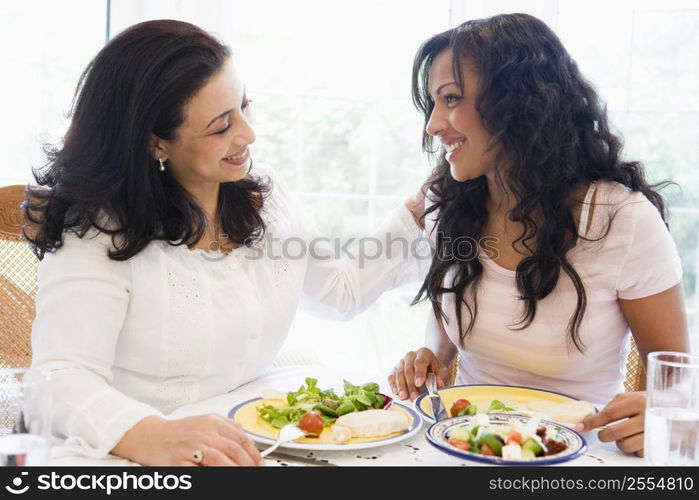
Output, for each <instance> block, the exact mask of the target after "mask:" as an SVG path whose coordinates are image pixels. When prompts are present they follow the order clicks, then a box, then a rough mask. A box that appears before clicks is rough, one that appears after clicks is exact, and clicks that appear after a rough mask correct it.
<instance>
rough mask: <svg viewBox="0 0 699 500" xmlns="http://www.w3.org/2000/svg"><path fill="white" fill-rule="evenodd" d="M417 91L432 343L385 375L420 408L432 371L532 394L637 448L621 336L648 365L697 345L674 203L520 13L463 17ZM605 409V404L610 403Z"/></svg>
mask: <svg viewBox="0 0 699 500" xmlns="http://www.w3.org/2000/svg"><path fill="white" fill-rule="evenodd" d="M413 98H414V102H415V105H416V106H417V108H418V109H419V110H420V111H422V112H423V113H424V116H425V124H426V127H425V135H424V139H423V147H424V149H425V151H428V152H430V153H434V152H435V151H434V148H433V142H434V139H435V138H436V139H438V140H439V141H440V142H441V145H442V148H440V149H439V152H438V155H439V156H438V162H437V166H436V168H435V170H434V172H433V174H432V176H431V178H430V180H429V181H428V183H427V187H428V191H427V202H426V210H425V214H424V218H425V226H426V229H427V230H428V231H429V232H430V234H431V237H432V238H433V239H434V244H435V246H436V252H435V254H434V256H433V260H432V265H431V267H430V270H429V272H428V274H427V277H426V279H425V281H424V283H423V285H422V288H421V289H420V291H419V293H418V296H417V297H416V300H419V299H422V298H427V299H429V300H430V301H431V303H432V306H433V309H434V315H431V318H430V324H429V325H428V329H427V334H426V342H425V347H423V348H421V349H418V350H417V351H414V352H410V353H408V354H407V355H406V356H405V357H404V358H403V359H402V360H401V361H400V362H399V363H398V364H397V365H396V367H395V368H394V369H393V371H392V372H391V374H390V375H389V383H390V384H391V386H392V387H393V388H394V391H395V392H396V393H397V394H399V395H400V396H401V397H402V398H408V397H409V398H411V399H414V398H415V397H416V396H417V387H419V386H420V385H422V383H423V382H424V380H425V376H426V372H427V371H432V372H434V373H435V374H437V375H438V379H439V384H442V385H443V384H446V383H447V382H448V380H449V370H448V368H447V367H448V366H449V365H450V363H451V362H452V361H453V360H454V358H455V356H456V355H457V353H458V355H459V365H458V383H461V384H506V385H519V386H530V387H537V388H541V389H547V390H551V391H556V392H561V393H565V394H569V395H571V396H575V397H577V398H580V399H586V400H589V401H592V402H594V403H595V404H598V405H600V406H604V409H603V410H602V411H601V412H600V413H599V414H597V415H595V416H592V417H588V418H587V419H586V420H585V421H584V422H583V423H582V424H580V425H579V427H578V428H579V429H581V430H582V429H591V428H594V427H597V426H601V425H604V424H608V423H610V422H614V421H617V420H622V422H620V423H617V424H615V425H611V426H609V427H607V428H606V429H605V430H603V431H602V432H600V435H599V437H600V439H601V440H602V441H616V442H617V445H618V446H619V448H621V449H622V450H624V451H626V452H629V453H637V454H641V453H642V449H643V419H644V414H643V413H644V404H645V397H644V394H643V393H627V394H618V395H616V396H615V394H617V393H619V392H620V391H623V385H622V382H623V378H624V366H625V365H624V361H625V359H626V354H627V352H628V350H629V329H630V331H631V333H632V334H633V338H634V340H635V342H636V345H637V346H638V349H639V352H640V354H641V357H642V359H643V360H644V362H645V357H646V354H647V353H649V352H651V351H658V350H674V351H685V350H687V349H688V335H687V326H686V319H685V313H684V305H683V297H682V287H681V283H680V278H681V265H680V260H679V257H678V255H677V251H676V249H675V246H674V243H673V241H672V238H671V237H670V235H669V232H668V230H667V227H666V224H665V221H664V219H665V206H664V204H663V200H662V198H661V196H660V195H659V194H658V192H657V191H656V188H657V186H650V185H649V184H648V183H647V182H646V181H645V179H644V174H643V168H642V165H641V164H640V163H638V162H633V161H625V160H624V159H622V156H621V141H620V139H619V138H618V137H617V136H616V135H615V134H614V133H613V132H612V131H611V130H610V127H609V124H608V121H607V115H606V109H605V107H604V106H603V104H602V103H601V102H600V99H599V97H598V95H597V93H596V92H595V90H594V88H593V87H592V85H591V84H590V83H589V82H587V81H586V80H585V79H584V78H583V76H582V75H581V74H580V71H579V70H578V67H577V65H576V63H575V62H574V61H573V59H572V58H571V56H570V55H569V54H568V52H567V51H566V50H565V48H564V47H563V45H562V44H561V42H560V40H559V39H558V37H557V36H556V35H555V34H554V33H553V32H552V31H551V30H550V29H549V28H548V27H547V26H546V25H545V24H544V23H543V22H541V21H540V20H538V19H536V18H534V17H532V16H529V15H525V14H511V15H498V16H494V17H491V18H488V19H480V20H473V21H468V22H466V23H464V24H462V25H460V26H458V27H457V28H454V29H451V30H448V31H446V32H444V33H440V34H438V35H435V36H433V37H432V38H430V39H429V40H427V41H426V42H425V43H424V44H423V45H422V47H421V48H420V49H419V51H418V53H417V56H416V58H415V65H414V69H413ZM605 405H606V406H605Z"/></svg>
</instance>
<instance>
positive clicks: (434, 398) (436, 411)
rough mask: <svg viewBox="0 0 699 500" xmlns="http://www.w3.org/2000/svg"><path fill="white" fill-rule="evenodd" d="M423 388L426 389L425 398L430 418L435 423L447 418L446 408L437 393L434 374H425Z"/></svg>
mask: <svg viewBox="0 0 699 500" xmlns="http://www.w3.org/2000/svg"><path fill="white" fill-rule="evenodd" d="M425 387H426V388H427V395H426V396H425V397H426V398H428V399H429V401H430V409H431V410H432V417H433V418H434V419H435V421H436V422H439V421H440V420H443V419H445V418H447V417H448V416H449V415H448V414H447V410H446V408H444V403H443V402H442V398H441V396H440V395H439V392H438V391H437V377H436V376H435V374H434V373H432V372H430V373H428V374H427V378H426V380H425Z"/></svg>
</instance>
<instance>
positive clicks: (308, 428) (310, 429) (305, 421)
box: [299, 412, 325, 436]
mask: <svg viewBox="0 0 699 500" xmlns="http://www.w3.org/2000/svg"><path fill="white" fill-rule="evenodd" d="M324 428H325V423H324V422H323V419H322V418H321V417H320V415H318V414H317V413H313V412H310V413H306V414H305V415H304V416H303V417H301V420H299V429H301V430H302V431H303V432H305V433H306V434H308V435H311V436H320V433H321V432H323V429H324Z"/></svg>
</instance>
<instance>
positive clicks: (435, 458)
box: [52, 366, 644, 466]
mask: <svg viewBox="0 0 699 500" xmlns="http://www.w3.org/2000/svg"><path fill="white" fill-rule="evenodd" d="M305 377H313V378H317V379H318V385H319V386H320V387H324V388H325V387H333V388H335V389H336V390H338V389H341V388H342V378H343V377H344V378H346V379H347V380H349V381H350V382H352V383H355V384H363V383H366V382H377V383H378V384H379V385H380V386H381V390H382V392H385V393H386V394H391V392H390V390H389V389H388V387H387V383H386V380H385V376H382V377H377V376H369V377H368V376H367V375H366V374H361V373H355V374H343V377H338V376H337V375H336V374H334V373H333V372H332V371H330V370H329V369H328V368H324V367H321V366H291V367H283V368H277V369H275V370H273V371H272V372H270V373H269V374H268V375H266V376H264V377H262V378H260V379H257V380H255V381H253V382H251V383H249V384H246V385H245V386H242V387H240V388H238V389H236V390H235V391H232V392H230V393H227V394H223V395H221V396H217V397H215V398H211V399H208V400H205V401H201V402H199V403H196V404H193V405H190V406H186V407H182V408H179V409H178V410H176V411H174V412H173V413H171V414H170V415H168V417H169V418H179V417H187V416H191V415H199V414H203V413H218V414H220V415H227V414H228V412H229V411H230V410H231V408H233V407H234V406H235V405H236V404H238V403H241V402H243V401H246V400H248V399H252V398H255V397H259V396H260V393H261V390H262V389H265V388H267V389H277V390H280V391H283V392H285V391H289V390H296V389H298V387H299V386H300V385H301V384H302V383H303V380H304V378H305ZM340 392H341V391H340ZM424 428H425V429H426V428H427V425H425V426H424ZM585 439H586V440H587V445H588V449H587V452H586V453H585V454H584V455H582V456H580V457H578V458H576V459H574V460H571V461H568V462H564V463H562V464H560V465H583V466H586V465H614V466H617V465H618V466H642V465H644V461H643V459H642V458H639V457H637V456H635V455H628V454H626V453H623V452H621V451H620V450H619V449H617V447H616V445H615V444H614V443H602V442H600V441H599V440H598V439H597V432H596V431H594V432H588V433H586V434H585ZM278 451H281V452H283V453H284V454H286V455H295V456H300V457H306V458H311V459H314V460H317V461H318V465H323V464H324V463H326V462H328V463H331V464H334V465H340V466H342V465H350V466H367V465H380V466H400V465H415V466H419V465H445V466H476V465H481V464H477V463H476V462H471V461H468V460H461V459H459V458H457V457H453V456H451V455H447V454H446V453H443V452H441V451H439V450H438V449H436V448H435V447H433V446H432V445H430V444H429V443H428V442H427V440H426V439H425V435H424V432H418V433H417V434H416V435H414V436H412V437H411V438H408V439H406V440H404V441H401V442H398V443H395V444H392V445H387V446H381V447H376V448H369V449H362V450H354V451H306V450H293V449H285V448H283V447H282V448H280V449H279V450H278ZM52 464H53V465H117V466H123V465H136V464H134V463H133V462H130V461H128V460H124V459H122V458H119V457H115V456H110V457H108V458H105V459H94V458H87V457H82V456H77V455H74V454H71V453H70V452H68V451H67V450H66V449H65V448H62V447H60V446H57V447H55V448H54V449H53V450H52ZM267 464H268V465H282V466H286V465H309V463H308V462H306V461H304V462H303V463H300V462H294V461H293V460H292V459H287V458H284V459H283V460H282V459H268V460H267ZM310 465H312V464H310Z"/></svg>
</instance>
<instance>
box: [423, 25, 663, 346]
mask: <svg viewBox="0 0 699 500" xmlns="http://www.w3.org/2000/svg"><path fill="white" fill-rule="evenodd" d="M447 48H451V49H452V51H453V73H454V78H455V80H456V83H457V85H459V86H461V87H462V89H463V83H462V77H461V75H462V71H461V66H462V64H463V63H464V61H468V62H469V63H471V64H474V65H475V68H476V70H477V73H478V74H479V76H480V79H481V88H480V89H479V93H478V96H477V100H476V109H477V111H478V112H479V113H480V115H481V118H482V121H483V126H484V127H485V129H486V130H488V131H489V132H490V133H491V134H492V141H491V144H489V148H491V147H492V148H493V151H496V152H497V153H496V155H495V159H494V161H493V167H494V171H495V174H496V179H498V182H499V183H501V186H506V188H507V189H508V190H509V191H510V192H511V193H512V194H513V195H514V196H515V198H516V206H515V208H514V209H513V210H512V211H511V212H510V213H509V214H508V215H509V218H510V220H512V221H516V222H519V223H521V224H522V226H523V230H522V233H521V234H520V235H519V237H518V238H517V240H516V241H515V244H516V243H521V244H522V245H524V246H525V248H528V249H530V251H531V252H532V254H531V256H527V257H525V258H523V259H522V261H521V262H520V263H519V265H518V266H517V271H516V284H517V290H518V292H519V296H520V298H521V300H522V302H523V303H524V312H523V315H522V318H521V322H520V323H519V325H516V328H515V329H518V330H519V329H524V328H526V327H527V326H529V325H530V324H531V322H532V321H533V320H534V317H535V315H536V308H537V301H539V300H541V299H543V298H545V297H546V296H548V295H549V294H550V293H551V292H552V291H553V290H554V288H555V287H556V284H557V283H558V280H559V277H560V275H561V271H563V272H564V273H565V274H566V275H567V276H568V277H569V278H570V280H571V281H572V282H573V285H574V286H575V289H576V292H577V305H576V308H575V311H574V313H573V315H572V317H571V318H570V321H569V323H568V328H567V331H568V340H569V345H570V346H571V347H572V346H574V347H575V348H577V349H578V350H579V351H581V352H583V351H584V345H583V343H582V342H581V339H580V336H579V329H580V324H581V321H582V319H583V315H584V313H585V309H586V307H587V299H586V294H585V287H584V285H583V282H582V280H581V279H580V276H579V275H578V273H577V272H576V270H575V269H574V267H573V266H572V265H571V263H570V262H569V261H568V258H567V256H566V254H567V252H568V251H569V250H570V249H571V248H573V246H574V245H575V243H576V238H577V228H576V224H575V220H574V217H573V212H572V207H571V202H570V201H571V196H572V194H573V193H575V192H576V191H577V190H579V189H580V188H581V186H583V185H584V184H585V183H587V182H592V181H598V180H610V181H616V182H619V183H621V184H623V185H625V186H627V187H628V188H630V189H631V190H632V191H640V192H641V193H643V194H644V195H645V196H646V197H647V198H648V200H650V202H651V203H653V205H654V206H655V207H656V208H657V209H658V211H659V212H660V214H661V216H662V217H663V220H665V205H664V202H663V199H662V197H661V196H660V194H658V192H657V191H656V189H657V188H658V187H660V186H661V184H657V185H652V186H651V185H649V184H648V183H647V182H646V181H645V178H644V173H643V166H642V165H641V164H640V163H639V162H636V161H623V160H622V158H621V149H622V143H621V139H620V138H619V137H617V136H616V135H615V134H614V133H613V132H612V131H611V130H610V126H609V123H608V121H607V112H606V107H605V105H604V104H603V103H602V102H601V100H600V98H599V96H598V95H597V93H596V91H595V89H594V88H593V86H592V85H591V84H590V83H589V82H588V81H587V80H586V79H585V78H584V77H583V76H582V75H581V74H580V71H579V70H578V67H577V65H576V63H575V61H574V60H573V59H572V58H571V56H570V54H568V52H567V51H566V49H565V48H564V47H563V45H562V44H561V42H560V40H559V39H558V37H557V36H556V35H555V34H554V33H553V31H552V30H551V29H550V28H549V27H548V26H546V24H544V23H543V22H542V21H540V20H539V19H537V18H535V17H532V16H530V15H526V14H503V15H498V16H494V17H490V18H487V19H478V20H472V21H467V22H465V23H463V24H462V25H460V26H458V27H457V28H454V29H450V30H448V31H445V32H443V33H440V34H438V35H435V36H433V37H431V38H430V39H428V40H427V41H426V42H424V43H423V45H422V46H421V47H420V49H419V50H418V53H417V55H416V57H415V62H414V66H413V77H412V92H413V102H414V104H415V106H416V107H417V108H418V110H419V111H421V112H422V113H423V114H424V117H425V125H427V122H428V121H429V118H430V115H431V113H432V109H433V107H434V102H433V101H432V99H431V97H430V95H429V93H428V91H427V88H428V75H429V70H430V67H431V65H432V62H433V61H434V59H435V57H436V56H437V55H438V54H439V53H440V52H442V51H443V50H445V49H447ZM423 150H425V151H426V152H427V153H428V154H431V155H437V154H438V153H436V152H434V151H433V150H432V138H431V137H430V136H429V135H428V134H427V133H426V132H425V133H424V135H423ZM436 160H437V163H436V167H435V168H434V170H433V172H432V175H431V177H430V179H429V180H428V182H427V183H426V185H425V189H426V190H427V191H428V193H429V195H428V196H429V197H430V199H431V201H432V202H433V204H432V205H431V207H430V208H429V209H428V210H426V213H425V215H428V214H430V213H432V212H435V211H436V212H437V223H436V226H435V230H436V232H437V248H436V253H435V256H434V258H433V260H432V264H431V267H430V270H429V272H428V275H427V277H426V278H425V281H424V283H423V284H422V287H421V288H420V290H419V292H418V294H417V296H416V298H415V300H414V303H417V302H418V301H420V300H423V299H424V298H428V299H429V300H430V301H431V302H432V306H433V308H434V312H435V314H436V315H437V317H441V318H444V319H446V315H445V313H444V311H443V309H442V306H441V296H442V295H443V294H448V293H453V294H455V301H454V302H455V304H456V318H457V321H458V328H459V332H460V335H461V338H462V340H463V339H464V338H465V337H466V336H467V335H468V334H469V333H470V332H471V331H472V329H473V325H474V322H475V319H476V315H477V310H478V305H477V301H476V290H477V287H478V283H479V281H480V279H481V277H482V275H483V266H482V264H481V262H480V261H479V259H478V258H477V256H478V253H477V252H478V247H477V246H474V248H473V250H472V253H473V255H469V256H464V255H456V252H455V251H454V250H455V249H454V247H453V245H450V244H448V242H454V241H459V238H461V239H462V240H463V238H469V240H470V241H479V239H480V236H481V232H482V231H483V227H484V224H485V222H486V221H487V217H488V210H487V207H486V199H487V198H488V183H487V181H486V177H485V176H481V177H478V178H476V179H473V180H467V181H464V182H457V181H455V180H454V179H453V178H452V176H451V175H450V171H449V164H448V163H447V161H446V160H445V158H444V152H443V151H442V152H441V153H439V156H437V158H436ZM505 165H506V166H505ZM503 183H504V184H503ZM664 184H665V183H662V185H664ZM537 221H542V222H537ZM610 224H611V220H610ZM513 246H514V244H513ZM450 270H453V272H454V279H453V282H451V284H447V283H446V282H445V277H446V275H447V273H448V272H449V271H450ZM462 306H465V307H466V309H467V311H468V313H469V314H468V317H469V321H468V324H467V326H466V327H465V328H464V325H463V324H462Z"/></svg>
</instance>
